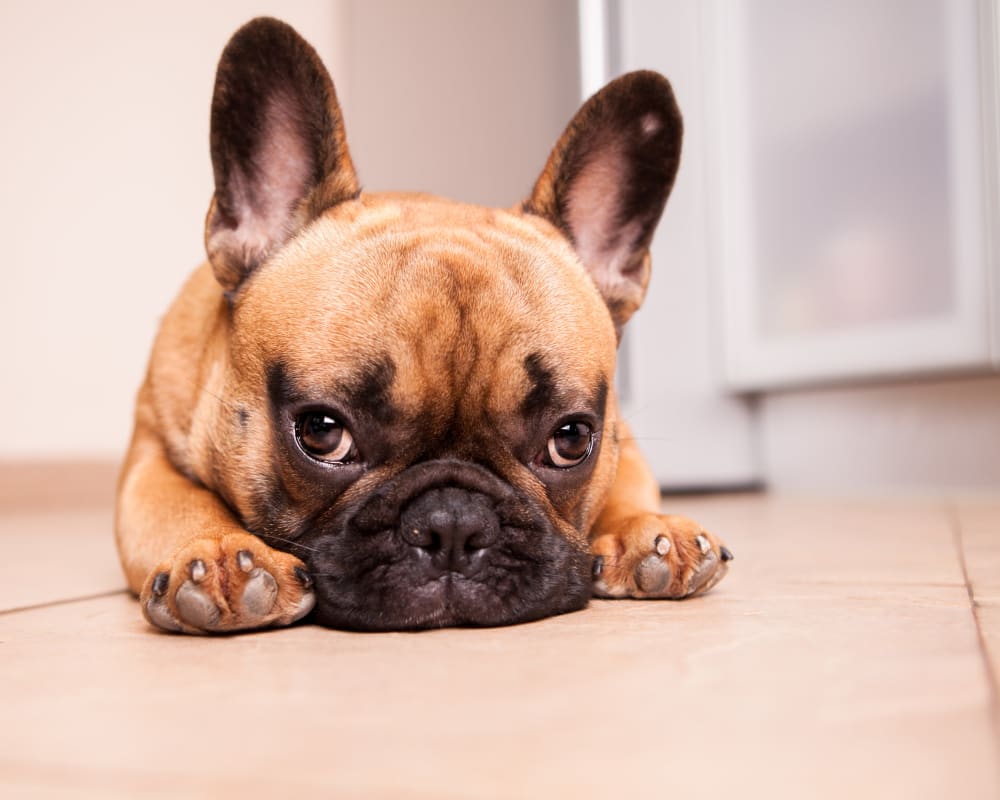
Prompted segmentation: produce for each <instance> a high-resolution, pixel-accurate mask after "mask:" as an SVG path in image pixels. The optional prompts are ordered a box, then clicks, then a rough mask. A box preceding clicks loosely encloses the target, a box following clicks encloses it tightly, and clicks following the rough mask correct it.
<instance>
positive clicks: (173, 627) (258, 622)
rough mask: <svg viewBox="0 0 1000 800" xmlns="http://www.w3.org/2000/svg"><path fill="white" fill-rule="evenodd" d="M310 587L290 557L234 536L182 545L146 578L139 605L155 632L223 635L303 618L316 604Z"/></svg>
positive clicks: (301, 566) (299, 565) (298, 564)
mask: <svg viewBox="0 0 1000 800" xmlns="http://www.w3.org/2000/svg"><path fill="white" fill-rule="evenodd" d="M312 586H313V583H312V578H310V577H309V574H308V573H307V572H306V570H305V565H304V564H303V563H302V562H301V561H299V559H297V558H296V557H295V556H292V555H289V554H288V553H282V552H280V551H278V550H272V549H271V548H270V547H268V546H267V545H266V544H264V543H263V542H262V541H261V540H260V539H258V538H257V537H256V536H252V535H251V534H248V533H234V534H229V535H227V536H223V537H221V538H209V537H206V538H203V539H192V540H191V541H189V542H187V543H186V544H185V545H183V546H182V547H181V548H180V549H179V550H178V551H177V552H176V553H174V555H173V556H172V557H171V558H169V559H168V560H167V561H164V562H163V563H162V564H160V565H159V566H158V567H157V568H156V569H154V570H153V571H152V573H150V575H149V577H148V578H147V579H146V585H145V586H144V587H143V589H142V593H141V594H140V596H139V602H140V603H141V605H142V612H143V614H144V615H145V616H146V619H147V620H149V622H151V623H152V624H153V625H155V626H156V627H158V628H162V629H164V630H167V631H179V632H184V633H228V632H230V631H240V630H249V629H251V628H263V627H267V626H274V625H290V624H291V623H293V622H295V621H296V620H299V619H302V617H304V616H305V615H306V614H308V613H309V611H310V610H312V607H313V606H314V605H315V604H316V595H315V593H314V592H313V588H312Z"/></svg>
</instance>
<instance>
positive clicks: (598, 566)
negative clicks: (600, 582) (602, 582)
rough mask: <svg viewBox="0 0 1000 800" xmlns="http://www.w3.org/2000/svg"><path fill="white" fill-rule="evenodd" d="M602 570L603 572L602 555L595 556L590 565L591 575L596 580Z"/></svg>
mask: <svg viewBox="0 0 1000 800" xmlns="http://www.w3.org/2000/svg"><path fill="white" fill-rule="evenodd" d="M602 572H604V556H597V557H595V558H594V562H593V563H592V564H591V566H590V574H591V577H592V578H593V579H594V580H595V581H596V580H597V579H598V578H600V577H601V573H602Z"/></svg>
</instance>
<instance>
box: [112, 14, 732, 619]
mask: <svg viewBox="0 0 1000 800" xmlns="http://www.w3.org/2000/svg"><path fill="white" fill-rule="evenodd" d="M682 130H683V126H682V119H681V115H680V112H679V110H678V108H677V104H676V102H675V99H674V95H673V92H672V89H671V87H670V84H669V83H668V82H667V80H666V79H665V78H663V77H662V76H660V75H658V74H656V73H654V72H645V71H643V72H633V73H630V74H627V75H625V76H623V77H621V78H618V79H617V80H615V81H613V82H611V83H610V84H608V85H607V86H606V87H605V88H604V89H603V90H601V91H600V92H598V93H597V94H596V95H594V96H593V97H592V98H591V99H590V100H588V101H587V102H586V103H585V104H584V105H583V107H582V108H581V109H580V111H579V112H578V113H577V115H576V116H575V118H574V119H573V120H572V121H571V122H570V123H569V126H568V127H567V129H566V131H565V133H564V134H563V136H562V137H561V138H560V139H559V141H558V142H557V144H556V145H555V149H554V150H553V151H552V154H551V155H550V157H549V159H548V162H547V163H546V164H545V167H544V169H543V171H542V173H541V176H540V177H539V178H538V180H537V182H536V183H535V185H534V188H533V189H532V191H531V193H530V195H529V196H528V197H527V199H526V200H524V201H523V202H521V203H519V204H518V205H516V206H515V207H513V208H512V209H510V210H500V209H490V208H481V207H476V206H471V205H463V204H460V203H456V202H452V201H448V200H443V199H440V198H437V197H432V196H429V195H421V194H403V193H399V194H368V193H363V192H362V191H361V189H360V187H359V183H358V178H357V174H356V173H355V170H354V166H353V164H352V161H351V156H350V153H349V151H348V147H347V140H346V137H345V133H344V124H343V120H342V117H341V111H340V107H339V105H338V103H337V97H336V94H335V91H334V86H333V83H332V81H331V79H330V76H329V74H328V73H327V71H326V69H325V68H324V66H323V64H322V62H321V61H320V59H319V57H318V56H317V54H316V52H315V51H314V50H313V48H312V47H311V46H310V45H309V44H308V43H307V42H306V41H305V40H304V39H302V38H301V37H300V36H299V34H298V33H296V32H295V31H294V30H293V29H292V28H291V27H289V26H288V25H286V24H284V23H282V22H279V21H278V20H274V19H269V18H259V19H255V20H253V21H251V22H249V23H247V24H246V25H245V26H244V27H242V28H241V29H240V30H239V31H237V32H236V34H234V36H233V38H232V39H231V40H230V42H229V43H228V45H227V46H226V48H225V50H224V52H223V54H222V57H221V60H220V63H219V67H218V72H217V76H216V84H215V90H214V95H213V99H212V108H211V141H210V145H211V155H212V166H213V172H214V178H215V192H214V196H213V198H212V201H211V204H210V207H209V210H208V215H207V219H206V223H205V245H206V251H207V256H208V260H207V262H206V263H205V264H203V265H202V266H201V267H199V268H198V269H197V270H196V271H195V272H194V274H193V275H192V276H191V277H190V279H189V280H188V281H187V283H186V285H185V286H184V287H183V289H182V290H181V292H180V295H179V296H178V298H177V299H176V300H175V302H174V304H173V306H172V307H171V308H170V310H169V312H168V313H167V315H166V316H165V318H164V319H163V322H162V325H161V328H160V331H159V333H158V335H157V338H156V341H155V344H154V346H153V352H152V356H151V359H150V363H149V367H148V371H147V374H146V378H145V381H144V383H143V385H142V388H141V389H140V391H139V395H138V398H137V403H136V414H135V427H134V432H133V437H132V441H131V445H130V448H129V451H128V454H127V457H126V460H125V463H124V466H123V470H122V473H121V477H120V481H119V487H118V496H117V503H116V521H115V529H116V531H115V535H116V540H117V545H118V552H119V554H120V557H121V562H122V567H123V570H124V573H125V576H126V578H127V581H128V585H129V587H130V589H131V591H132V592H133V593H135V594H136V595H138V597H139V601H140V605H141V608H142V612H143V614H144V615H145V617H146V619H147V620H148V621H149V622H150V623H151V624H152V625H153V626H155V627H157V628H160V629H163V630H166V631H176V632H185V633H228V632H235V631H242V630H250V629H258V628H263V627H271V626H283V625H289V624H291V623H294V622H296V621H298V620H300V619H302V618H304V617H306V616H307V615H310V614H311V616H310V619H313V620H315V621H316V622H317V623H320V624H323V625H327V626H331V627H337V628H342V629H350V630H405V629H420V628H433V627H442V626H493V625H503V624H511V623H517V622H524V621H528V620H534V619H538V618H541V617H545V616H548V615H552V614H559V613H563V612H569V611H573V610H576V609H580V608H583V607H584V606H586V605H587V603H588V600H589V598H590V597H591V596H599V597H632V598H682V597H690V596H692V595H697V594H700V593H703V592H706V591H708V590H709V589H710V588H712V587H713V586H714V585H716V584H717V583H718V582H719V581H720V580H721V579H722V577H723V576H724V575H725V574H726V571H727V569H728V562H729V561H730V560H731V559H732V554H731V553H730V551H729V550H728V549H727V548H726V547H725V546H724V545H723V544H722V543H721V542H720V541H719V540H718V539H717V538H716V537H715V536H713V535H712V534H710V533H708V532H706V531H704V530H703V529H702V528H701V527H700V526H699V525H698V524H697V523H695V522H693V521H691V520H689V519H686V518H683V517H678V516H670V515H664V514H661V513H660V494H659V487H658V485H657V482H656V481H655V479H654V478H653V476H652V474H651V472H650V470H649V468H648V467H647V465H646V464H645V462H644V461H643V459H642V456H641V455H640V453H639V451H638V448H637V445H636V443H635V442H634V440H633V438H632V436H631V435H630V433H629V429H628V427H627V426H626V424H625V423H624V422H623V421H622V420H620V419H619V417H618V408H617V404H616V400H615V392H614V384H613V378H614V372H615V358H616V351H617V344H618V341H619V339H620V336H621V332H622V328H623V326H624V325H625V324H626V322H627V321H628V319H629V317H631V316H632V314H633V312H634V311H635V310H636V309H637V308H638V307H639V305H640V303H641V302H642V299H643V296H644V294H645V291H646V286H647V283H648V280H649V274H650V257H649V243H650V240H651V238H652V236H653V231H654V228H655V227H656V224H657V222H658V221H659V218H660V215H661V213H662V211H663V208H664V205H665V203H666V200H667V196H668V194H669V193H670V190H671V188H672V185H673V182H674V177H675V174H676V172H677V167H678V162H679V158H680V151H681V139H682Z"/></svg>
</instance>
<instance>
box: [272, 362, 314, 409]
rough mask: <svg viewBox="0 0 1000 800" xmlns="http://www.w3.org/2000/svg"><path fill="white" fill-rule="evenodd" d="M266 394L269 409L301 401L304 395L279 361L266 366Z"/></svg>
mask: <svg viewBox="0 0 1000 800" xmlns="http://www.w3.org/2000/svg"><path fill="white" fill-rule="evenodd" d="M267 394H268V397H269V398H270V400H271V410H272V411H277V410H278V409H279V408H281V406H283V405H287V404H288V403H294V402H301V401H303V400H305V397H304V396H303V395H302V394H301V392H300V391H299V390H298V389H297V388H296V387H295V384H293V383H292V380H291V378H289V377H288V369H287V368H286V367H285V365H284V364H282V363H281V362H280V361H279V362H276V363H274V364H271V365H269V366H268V368H267Z"/></svg>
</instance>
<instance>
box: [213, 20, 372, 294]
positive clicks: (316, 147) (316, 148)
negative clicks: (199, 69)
mask: <svg viewBox="0 0 1000 800" xmlns="http://www.w3.org/2000/svg"><path fill="white" fill-rule="evenodd" d="M211 127H212V132H211V150H212V168H213V171H214V173H215V195H214V197H213V198H212V205H211V207H210V208H209V210H208V219H207V220H206V222H205V248H206V250H207V251H208V258H209V261H211V263H212V268H213V270H214V272H215V277H216V279H217V280H218V281H219V283H220V284H222V287H223V288H224V289H225V290H226V291H227V292H232V291H233V290H235V289H236V288H237V287H238V286H239V285H240V283H241V282H242V281H243V279H244V278H245V277H246V276H247V275H249V274H250V273H251V272H253V270H254V269H256V268H257V266H259V265H260V264H261V262H263V261H264V260H265V259H266V258H267V257H268V256H269V255H271V254H272V253H274V252H275V251H276V250H277V249H278V248H279V247H280V246H281V245H283V244H284V243H285V242H286V241H288V240H289V239H290V238H291V237H292V236H294V235H295V234H296V233H297V232H298V231H299V230H301V228H302V227H303V226H305V225H306V224H307V223H309V222H310V221H312V220H313V219H315V218H316V217H317V216H319V215H320V214H322V213H323V212H324V211H325V210H326V209H328V208H330V207H331V206H333V205H336V204H337V203H340V202H342V201H344V200H347V199H350V198H354V197H356V196H357V195H358V192H359V187H358V179H357V175H356V173H355V171H354V165H353V164H352V163H351V156H350V154H349V153H348V150H347V139H346V137H345V135H344V123H343V120H342V119H341V114H340V105H339V104H338V103H337V95H336V92H335V91H334V88H333V81H332V80H330V75H329V73H328V72H327V71H326V68H325V67H324V66H323V62H322V61H321V60H320V58H319V56H318V55H317V54H316V51H315V50H314V49H313V48H312V47H311V46H310V45H309V43H308V42H306V41H305V39H303V38H302V37H301V36H299V34H298V33H296V32H295V30H294V29H293V28H291V27H290V26H289V25H286V24H285V23H283V22H280V21H279V20H276V19H270V18H266V17H261V18H258V19H254V20H251V21H250V22H248V23H247V24H246V25H244V26H243V27H242V28H240V29H239V30H238V31H237V32H236V33H235V34H234V35H233V38H232V39H230V40H229V44H227V45H226V49H225V50H224V51H223V53H222V58H221V59H220V60H219V68H218V71H217V72H216V77H215V93H214V95H213V97H212V126H211Z"/></svg>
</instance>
